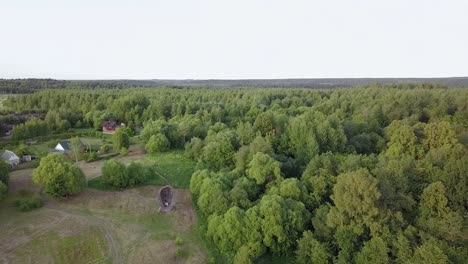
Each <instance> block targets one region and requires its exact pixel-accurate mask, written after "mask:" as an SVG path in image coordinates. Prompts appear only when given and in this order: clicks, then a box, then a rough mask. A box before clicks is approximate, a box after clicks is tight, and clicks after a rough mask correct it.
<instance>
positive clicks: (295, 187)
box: [279, 178, 307, 203]
mask: <svg viewBox="0 0 468 264" xmlns="http://www.w3.org/2000/svg"><path fill="white" fill-rule="evenodd" d="M279 193H280V195H281V197H283V198H291V199H293V200H296V201H300V202H303V203H306V202H307V189H306V188H305V187H304V185H302V183H301V182H300V181H299V180H298V179H296V178H288V179H285V180H283V181H281V183H280V185H279Z"/></svg>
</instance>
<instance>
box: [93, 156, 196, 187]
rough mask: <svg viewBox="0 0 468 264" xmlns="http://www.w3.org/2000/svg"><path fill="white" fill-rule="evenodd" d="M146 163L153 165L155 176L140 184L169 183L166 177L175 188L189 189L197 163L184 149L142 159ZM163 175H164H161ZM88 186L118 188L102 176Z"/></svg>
mask: <svg viewBox="0 0 468 264" xmlns="http://www.w3.org/2000/svg"><path fill="white" fill-rule="evenodd" d="M141 162H143V163H144V164H146V165H149V166H152V167H153V168H154V170H155V171H156V174H155V175H153V177H150V178H148V179H146V181H145V182H144V183H143V184H141V185H140V186H144V185H156V186H163V185H166V184H167V181H166V179H167V180H168V181H169V182H170V184H171V185H172V186H173V187H175V188H181V189H188V188H189V185H190V178H191V177H192V174H193V172H194V170H195V165H196V163H195V162H194V161H192V160H190V159H188V158H186V157H185V156H184V152H183V151H172V152H164V153H159V154H156V155H153V156H148V157H146V158H145V159H144V160H142V161H141ZM161 176H162V177H161ZM88 187H90V188H94V189H98V190H109V191H115V190H117V189H115V188H113V187H110V186H107V185H106V184H104V183H103V182H102V177H97V178H94V179H92V180H90V181H88Z"/></svg>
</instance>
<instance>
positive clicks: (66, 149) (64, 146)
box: [54, 140, 85, 154]
mask: <svg viewBox="0 0 468 264" xmlns="http://www.w3.org/2000/svg"><path fill="white" fill-rule="evenodd" d="M79 145H80V149H82V148H84V147H85V145H84V144H83V143H82V142H81V141H79ZM71 146H72V144H71V142H70V140H62V141H60V142H59V143H57V145H56V146H55V148H54V151H55V152H59V153H62V154H68V153H70V151H71V150H72V147H71Z"/></svg>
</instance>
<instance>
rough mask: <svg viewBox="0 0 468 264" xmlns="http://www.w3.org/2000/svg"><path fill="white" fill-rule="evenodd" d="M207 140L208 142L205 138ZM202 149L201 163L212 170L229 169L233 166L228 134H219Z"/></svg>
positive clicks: (232, 151)
mask: <svg viewBox="0 0 468 264" xmlns="http://www.w3.org/2000/svg"><path fill="white" fill-rule="evenodd" d="M207 140H209V139H208V138H207ZM210 140H211V141H210V142H209V143H208V144H206V145H205V147H204V148H203V155H202V161H203V162H204V163H205V164H206V165H207V166H208V168H210V169H213V170H220V169H222V168H226V167H230V166H231V165H232V164H233V157H234V146H233V142H232V138H231V135H230V134H229V133H224V132H220V133H217V134H216V136H215V137H213V138H212V139H210Z"/></svg>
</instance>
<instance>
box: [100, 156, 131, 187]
mask: <svg viewBox="0 0 468 264" xmlns="http://www.w3.org/2000/svg"><path fill="white" fill-rule="evenodd" d="M102 178H103V182H104V183H105V184H107V185H110V186H112V187H116V188H123V187H127V186H128V173H127V169H126V168H125V165H124V164H122V163H121V162H118V161H116V160H108V161H106V162H105V163H104V166H102Z"/></svg>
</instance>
